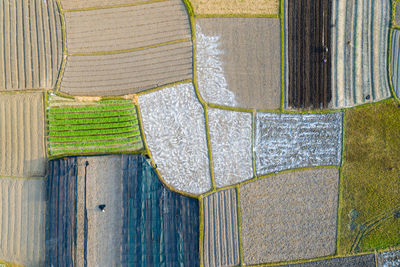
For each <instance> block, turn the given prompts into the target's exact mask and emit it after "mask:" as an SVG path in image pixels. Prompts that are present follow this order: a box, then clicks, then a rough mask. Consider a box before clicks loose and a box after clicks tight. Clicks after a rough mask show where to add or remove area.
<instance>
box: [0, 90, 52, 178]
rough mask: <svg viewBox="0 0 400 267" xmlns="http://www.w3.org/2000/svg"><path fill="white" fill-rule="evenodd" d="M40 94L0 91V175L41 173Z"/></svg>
mask: <svg viewBox="0 0 400 267" xmlns="http://www.w3.org/2000/svg"><path fill="white" fill-rule="evenodd" d="M44 130H45V129H44V101H43V94H42V93H26V94H0V176H17V177H22V176H24V177H33V176H43V175H44V173H45V162H46V152H45V151H46V150H45V144H44Z"/></svg>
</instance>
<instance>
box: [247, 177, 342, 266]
mask: <svg viewBox="0 0 400 267" xmlns="http://www.w3.org/2000/svg"><path fill="white" fill-rule="evenodd" d="M338 180H339V171H338V170H337V169H314V170H305V171H296V172H291V173H285V174H278V175H276V176H271V177H267V178H264V179H260V180H257V181H255V182H251V183H248V184H245V185H243V186H241V187H240V209H241V222H242V223H241V233H242V239H241V240H242V242H243V244H242V245H243V261H244V263H245V264H258V263H266V262H277V261H289V260H295V259H306V258H315V257H321V256H327V255H332V254H334V253H335V250H336V218H337V205H338V202H337V198H338Z"/></svg>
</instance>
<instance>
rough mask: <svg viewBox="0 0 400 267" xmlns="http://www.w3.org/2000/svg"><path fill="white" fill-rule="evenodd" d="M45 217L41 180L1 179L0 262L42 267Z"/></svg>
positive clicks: (43, 186) (43, 189)
mask: <svg viewBox="0 0 400 267" xmlns="http://www.w3.org/2000/svg"><path fill="white" fill-rule="evenodd" d="M45 215H46V198H45V183H44V181H43V179H42V178H40V179H35V180H34V179H31V180H28V179H16V178H7V177H2V178H0V233H1V234H0V259H1V260H3V261H6V262H13V263H15V264H21V265H24V266H42V265H43V264H44V255H45V250H44V249H45V242H44V241H45V240H44V230H45V223H46V221H45V219H46V216H45Z"/></svg>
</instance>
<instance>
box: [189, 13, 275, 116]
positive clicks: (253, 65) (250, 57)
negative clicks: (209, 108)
mask: <svg viewBox="0 0 400 267" xmlns="http://www.w3.org/2000/svg"><path fill="white" fill-rule="evenodd" d="M196 24H197V25H198V26H200V28H201V32H202V33H203V34H205V35H207V36H218V37H219V43H220V46H219V49H220V50H222V51H223V53H222V55H221V60H222V63H223V66H222V67H223V72H224V76H225V78H226V82H227V84H228V86H227V89H228V90H229V91H231V92H233V93H234V95H235V100H236V102H238V104H237V106H239V107H244V108H257V109H278V108H279V107H280V102H281V37H280V22H279V19H277V18H200V19H197V20H196ZM249 29H251V30H249ZM198 67H199V66H198ZM206 89H207V88H199V90H200V91H201V90H206ZM200 93H201V92H200ZM205 100H206V101H207V99H205ZM215 104H218V103H215Z"/></svg>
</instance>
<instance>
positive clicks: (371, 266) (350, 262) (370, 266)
mask: <svg viewBox="0 0 400 267" xmlns="http://www.w3.org/2000/svg"><path fill="white" fill-rule="evenodd" d="M281 266H282V267H318V266H324V267H354V266H363V267H375V255H374V254H368V255H362V256H352V257H343V258H334V259H329V260H321V261H313V262H305V263H299V264H290V265H281Z"/></svg>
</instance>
